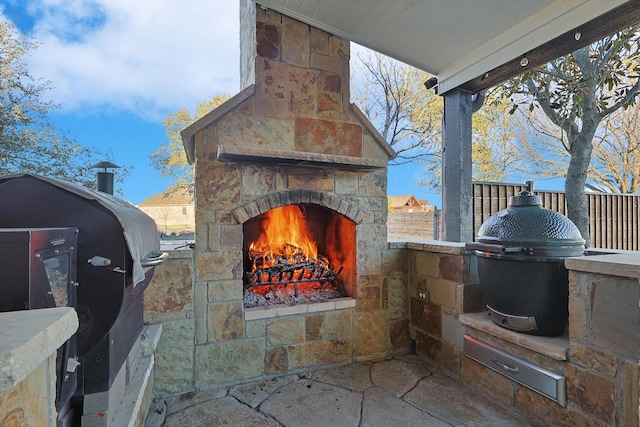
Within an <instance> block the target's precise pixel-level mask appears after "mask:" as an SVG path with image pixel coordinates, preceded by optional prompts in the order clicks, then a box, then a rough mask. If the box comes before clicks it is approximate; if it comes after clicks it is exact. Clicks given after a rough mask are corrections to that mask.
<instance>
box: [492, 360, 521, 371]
mask: <svg viewBox="0 0 640 427" xmlns="http://www.w3.org/2000/svg"><path fill="white" fill-rule="evenodd" d="M491 361H492V362H493V363H495V364H496V365H498V366H499V367H501V368H502V369H504V370H505V371H507V372H512V373H514V374H517V373H518V368H514V367H513V366H509V365H507V364H505V363H503V362H501V361H499V360H498V359H491Z"/></svg>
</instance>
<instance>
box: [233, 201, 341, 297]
mask: <svg viewBox="0 0 640 427" xmlns="http://www.w3.org/2000/svg"><path fill="white" fill-rule="evenodd" d="M303 216H304V215H301V212H300V208H299V207H297V206H295V205H289V206H283V207H281V208H274V209H271V210H270V211H268V212H267V213H265V217H264V219H263V229H262V233H261V234H260V236H259V238H257V239H256V240H254V241H253V242H251V243H250V244H249V246H248V256H249V259H248V261H249V263H250V265H251V271H250V272H247V273H246V275H245V281H244V283H245V286H244V288H245V292H244V302H245V307H254V306H258V305H272V304H295V303H308V302H319V301H326V300H328V299H331V298H336V297H340V296H344V295H345V294H344V286H343V284H342V281H341V280H340V279H339V278H338V275H339V274H340V272H341V271H342V268H340V269H339V270H338V271H335V270H334V269H333V268H332V267H331V266H330V265H329V260H328V259H327V258H326V257H324V256H322V255H320V254H318V247H317V243H316V241H315V239H314V238H313V235H312V234H311V233H309V230H308V229H307V227H306V223H305V222H304V221H302V220H303Z"/></svg>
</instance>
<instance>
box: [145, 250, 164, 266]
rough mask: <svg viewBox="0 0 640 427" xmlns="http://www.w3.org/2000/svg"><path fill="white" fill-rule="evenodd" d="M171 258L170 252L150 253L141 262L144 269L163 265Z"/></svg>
mask: <svg viewBox="0 0 640 427" xmlns="http://www.w3.org/2000/svg"><path fill="white" fill-rule="evenodd" d="M168 256H169V253H168V252H155V253H150V254H149V255H147V256H145V257H144V258H142V259H141V260H140V263H141V264H142V266H143V267H155V266H157V265H160V264H162V262H163V261H164V260H165V259H166V258H167V257H168Z"/></svg>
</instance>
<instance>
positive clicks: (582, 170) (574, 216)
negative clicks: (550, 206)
mask: <svg viewBox="0 0 640 427" xmlns="http://www.w3.org/2000/svg"><path fill="white" fill-rule="evenodd" d="M591 150H592V146H591V137H590V136H587V135H584V133H582V132H581V133H579V134H578V135H576V138H575V140H574V141H572V142H571V160H570V161H569V167H568V168H567V178H566V180H565V182H564V192H565V198H566V201H567V216H568V217H569V219H570V220H571V221H573V223H574V224H575V225H576V226H577V227H578V230H580V234H582V238H583V239H584V240H585V246H586V247H589V246H591V245H590V241H591V236H590V232H589V210H588V208H587V198H586V197H585V193H584V185H585V183H586V181H587V170H588V169H589V163H590V161H591Z"/></svg>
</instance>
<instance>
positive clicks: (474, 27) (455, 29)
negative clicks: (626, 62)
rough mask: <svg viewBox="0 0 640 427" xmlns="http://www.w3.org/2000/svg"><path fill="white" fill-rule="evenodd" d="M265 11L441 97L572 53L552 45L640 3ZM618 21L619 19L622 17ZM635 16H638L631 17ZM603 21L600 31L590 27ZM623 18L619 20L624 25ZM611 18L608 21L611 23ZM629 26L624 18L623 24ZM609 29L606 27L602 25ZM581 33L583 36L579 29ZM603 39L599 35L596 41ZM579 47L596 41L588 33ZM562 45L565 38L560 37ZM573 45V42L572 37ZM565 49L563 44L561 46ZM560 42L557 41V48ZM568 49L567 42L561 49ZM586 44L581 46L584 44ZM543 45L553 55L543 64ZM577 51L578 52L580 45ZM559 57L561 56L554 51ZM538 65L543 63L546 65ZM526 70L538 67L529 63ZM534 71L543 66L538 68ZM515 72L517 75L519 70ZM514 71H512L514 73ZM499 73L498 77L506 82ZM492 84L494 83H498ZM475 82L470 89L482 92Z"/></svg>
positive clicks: (571, 0) (441, 3) (304, 0)
mask: <svg viewBox="0 0 640 427" xmlns="http://www.w3.org/2000/svg"><path fill="white" fill-rule="evenodd" d="M257 2H258V3H259V4H261V5H263V6H264V7H267V8H270V9H274V10H276V11H278V12H281V13H283V14H285V15H288V16H290V17H292V18H295V19H298V20H300V21H303V22H306V23H308V24H311V25H313V26H315V27H318V28H320V29H323V30H325V31H327V32H329V33H332V34H335V35H337V36H340V37H342V38H345V39H348V40H351V41H353V42H356V43H358V44H361V45H363V46H365V47H367V48H370V49H373V50H376V51H378V52H381V53H384V54H386V55H388V56H390V57H393V58H395V59H398V60H400V61H402V62H405V63H407V64H410V65H413V66H415V67H417V68H419V69H422V70H424V71H426V72H428V73H430V74H433V75H435V76H437V77H438V81H439V92H440V93H445V92H447V91H449V90H451V89H454V88H457V87H463V88H464V87H465V84H469V82H471V81H473V80H474V79H476V81H478V79H480V78H481V76H489V75H490V74H489V73H492V72H493V71H495V70H496V69H499V68H500V67H504V66H505V64H508V63H515V62H514V61H516V60H517V62H518V63H519V59H520V58H521V57H522V56H523V55H529V54H530V53H532V52H534V51H535V50H536V49H539V50H540V49H542V50H543V52H542V54H540V52H538V57H539V58H540V60H542V59H546V60H545V61H544V62H546V61H548V60H550V59H553V58H555V57H558V56H562V55H564V54H566V53H569V52H571V51H572V50H574V49H575V48H576V46H575V45H573V46H570V45H567V46H566V47H565V48H564V50H558V48H557V46H553V41H554V40H560V39H559V38H560V37H562V36H563V35H565V36H566V35H567V33H569V32H571V33H572V34H574V33H575V31H576V30H577V29H580V27H582V26H585V27H584V28H588V29H590V30H592V32H595V30H596V29H597V28H602V27H603V25H602V24H603V23H605V24H608V23H609V22H613V21H612V20H611V19H609V18H608V15H607V14H611V13H612V12H613V11H615V10H620V7H621V6H622V5H625V4H626V7H627V9H625V10H624V11H622V12H619V13H617V15H618V16H617V18H615V19H618V20H620V19H622V21H624V22H622V23H620V24H618V21H616V22H615V25H616V27H615V28H614V29H613V30H612V31H611V32H610V33H609V34H611V33H612V32H615V31H616V30H617V29H621V28H623V26H627V25H631V23H635V22H637V21H635V22H631V23H629V22H626V21H625V19H627V18H628V16H629V13H628V10H633V11H634V13H635V10H636V9H638V8H640V3H639V2H638V0H631V1H629V0H259V1H257ZM620 15H622V17H621V16H620ZM634 16H635V15H634ZM599 17H600V21H599V22H598V25H593V24H592V25H591V26H588V25H587V23H590V22H591V23H593V20H594V19H596V18H599ZM623 18H624V19H623ZM612 19H613V18H612ZM627 20H628V19H627ZM605 26H606V25H605ZM581 31H582V30H581ZM583 34H584V32H583ZM605 35H607V34H602V35H600V34H599V35H598V38H601V37H603V36H605ZM585 36H586V37H582V39H583V41H585V42H588V41H589V40H591V41H595V40H597V39H598V38H591V37H589V35H588V34H585ZM565 40H567V38H566V37H565ZM571 40H572V42H571V43H574V42H576V41H575V40H574V39H573V37H571ZM563 43H565V42H563ZM556 44H557V43H556ZM565 44H566V43H565ZM583 45H584V43H583ZM545 46H553V47H554V48H555V50H553V52H551V51H550V52H549V54H553V55H555V56H553V57H550V58H545V56H546V55H545V54H544V50H548V49H547V48H546V47H545ZM578 47H581V46H578ZM558 52H561V53H558ZM544 62H541V63H544ZM531 65H536V64H535V63H534V64H531ZM537 65H540V63H538V64H537ZM513 71H519V70H518V69H517V68H516V69H514V70H513ZM513 71H512V72H511V73H512V74H513ZM502 72H503V75H501V76H500V78H501V79H504V78H503V77H504V74H505V72H504V69H503V70H502ZM494 80H495V79H490V80H489V82H490V83H492V84H495V83H498V82H499V81H494ZM480 86H482V84H475V86H470V88H471V89H472V88H474V87H480Z"/></svg>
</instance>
